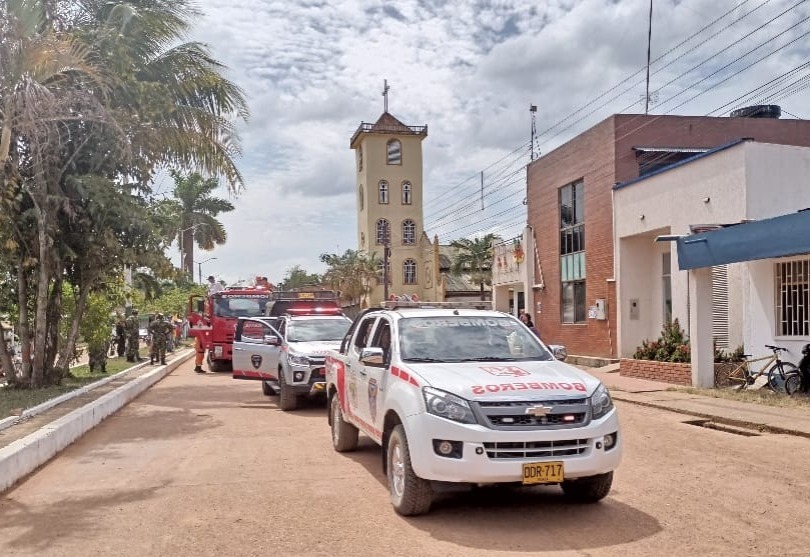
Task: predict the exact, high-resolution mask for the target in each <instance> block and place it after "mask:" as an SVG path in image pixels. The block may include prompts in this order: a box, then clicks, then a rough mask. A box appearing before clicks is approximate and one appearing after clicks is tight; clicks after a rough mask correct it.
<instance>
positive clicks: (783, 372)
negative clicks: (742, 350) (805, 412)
mask: <svg viewBox="0 0 810 557" xmlns="http://www.w3.org/2000/svg"><path fill="white" fill-rule="evenodd" d="M765 348H767V349H769V350H771V351H772V352H773V354H771V355H769V356H760V357H757V358H754V357H753V356H752V355H751V354H743V355H742V357H743V358H744V359H743V361H742V362H740V364H739V365H737V366H736V367H734V368H733V369H732V370H731V371H730V372H729V373H728V375H727V376H726V377H725V378H726V380H727V383H731V384H732V385H733V387H732V388H734V389H735V390H738V391H742V390H745V389H747V388H748V387H750V386H751V385H753V384H754V383H755V382H756V380H757V379H759V378H760V377H762V376H766V377H767V383H766V384H767V385H768V388H769V389H771V390H772V391H774V392H776V393H786V394H788V395H792V394H793V393H795V392H796V391H797V390H798V389H799V388H800V387H801V376H800V375H799V368H797V367H796V365H795V364H792V363H790V362H787V361H784V360H782V358H781V357H780V355H781V353H782V352H787V351H788V349H787V348H781V347H779V346H773V345H770V344H766V345H765ZM754 362H764V363H763V364H762V367H761V368H760V369H759V371H757V372H752V371H751V364H753V363H754ZM771 364H773V365H771ZM768 366H770V367H768Z"/></svg>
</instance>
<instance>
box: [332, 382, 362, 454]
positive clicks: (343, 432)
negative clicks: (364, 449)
mask: <svg viewBox="0 0 810 557" xmlns="http://www.w3.org/2000/svg"><path fill="white" fill-rule="evenodd" d="M329 412H330V413H331V416H332V446H333V447H334V448H335V450H336V451H337V452H339V453H347V452H349V451H353V450H355V449H356V448H357V440H358V436H359V433H360V432H359V431H358V430H357V428H356V427H354V426H353V425H352V424H350V423H348V422H346V421H345V420H344V419H343V410H341V408H340V399H339V398H338V396H337V395H333V396H332V401H331V402H330V404H329Z"/></svg>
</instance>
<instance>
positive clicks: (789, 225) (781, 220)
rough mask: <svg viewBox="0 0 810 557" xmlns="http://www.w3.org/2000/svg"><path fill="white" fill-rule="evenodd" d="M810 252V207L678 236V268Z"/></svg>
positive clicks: (694, 267)
mask: <svg viewBox="0 0 810 557" xmlns="http://www.w3.org/2000/svg"><path fill="white" fill-rule="evenodd" d="M806 253H810V210H804V211H799V212H798V213H791V214H789V215H782V216H779V217H774V218H771V219H765V220H759V221H755V222H746V223H742V224H737V225H734V226H728V227H725V228H720V229H717V230H711V231H709V232H703V233H700V234H691V235H689V236H683V237H681V238H679V239H678V268H680V269H681V270H682V271H683V270H687V269H699V268H701V267H711V266H713V265H724V264H726V263H739V262H741V261H754V260H756V259H769V258H771V257H788V256H791V255H802V254H806Z"/></svg>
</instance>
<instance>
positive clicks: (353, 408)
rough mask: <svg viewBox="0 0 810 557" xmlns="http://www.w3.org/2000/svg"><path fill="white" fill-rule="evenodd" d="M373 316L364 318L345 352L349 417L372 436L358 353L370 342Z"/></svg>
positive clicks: (373, 321) (364, 381)
mask: <svg viewBox="0 0 810 557" xmlns="http://www.w3.org/2000/svg"><path fill="white" fill-rule="evenodd" d="M375 321H377V318H376V317H375V316H370V317H366V318H364V319H363V320H362V321H361V322H360V323H359V324H358V326H357V333H356V334H355V335H354V337H352V345H351V346H349V348H348V350H347V351H346V395H347V399H348V400H347V407H348V409H349V416H350V418H351V420H352V422H354V423H355V425H357V426H358V427H360V429H362V430H363V431H364V433H366V434H369V435H372V433H371V424H370V423H369V422H368V410H367V406H368V403H367V402H366V397H367V396H368V395H367V393H366V392H364V391H363V389H364V388H367V386H366V379H365V373H366V371H365V368H364V366H363V363H362V362H361V361H360V352H361V351H362V350H363V348H365V347H366V346H368V344H369V342H371V333H372V332H373V329H374V323H375Z"/></svg>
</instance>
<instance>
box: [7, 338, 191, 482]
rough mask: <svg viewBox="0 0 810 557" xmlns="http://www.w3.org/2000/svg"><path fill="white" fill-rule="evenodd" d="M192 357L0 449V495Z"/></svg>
mask: <svg viewBox="0 0 810 557" xmlns="http://www.w3.org/2000/svg"><path fill="white" fill-rule="evenodd" d="M193 355H194V351H193V350H189V351H188V353H186V354H181V355H178V357H176V358H175V359H174V360H172V361H171V362H170V363H168V364H166V365H165V366H161V367H159V368H157V369H155V370H154V371H151V372H149V373H147V374H145V375H142V376H140V377H138V378H137V379H133V380H132V381H130V382H129V383H126V384H124V385H121V386H120V387H118V388H117V389H115V390H113V391H110V392H109V393H106V394H104V395H102V396H101V397H99V398H98V399H96V400H94V401H93V402H90V403H89V404H86V405H85V406H82V407H81V408H77V409H75V410H73V411H72V412H70V413H69V414H66V415H64V416H62V417H61V418H59V419H57V420H55V421H53V422H51V423H50V424H48V425H46V426H44V427H42V428H40V429H39V430H37V431H35V432H34V433H32V434H30V435H28V436H26V437H24V438H23V439H18V440H17V441H14V442H13V443H11V444H10V445H8V446H6V447H3V448H2V449H0V493H3V492H4V491H6V490H7V489H8V488H10V487H11V486H13V485H14V484H15V483H17V481H18V480H19V479H20V478H23V477H25V476H27V475H28V474H30V473H31V472H33V471H35V470H36V469H37V468H39V467H40V466H42V465H43V464H45V463H46V462H48V461H49V460H50V459H52V458H53V457H54V456H56V455H57V454H58V453H59V452H60V451H62V450H63V449H64V448H65V447H67V446H68V445H70V444H71V443H73V442H74V441H76V439H78V438H79V437H81V436H82V435H84V434H85V433H87V432H88V431H90V430H91V429H93V428H94V427H95V426H97V425H98V424H99V423H101V422H102V420H104V419H105V418H107V417H108V416H110V415H111V414H114V413H115V412H117V411H118V410H120V409H121V408H122V407H123V406H125V405H126V404H127V403H128V402H130V401H131V400H132V399H134V398H135V397H137V396H138V395H139V394H141V393H142V392H144V391H145V390H146V389H148V388H149V387H151V386H152V385H154V384H155V383H157V382H158V381H160V380H161V379H163V378H164V377H166V376H167V375H168V374H169V373H171V372H172V371H174V370H175V369H176V368H178V367H179V366H180V364H182V363H184V362H186V361H188V360H190V359H191V358H192V356H193ZM131 369H134V368H130V370H131ZM130 370H125V371H124V372H121V373H118V374H116V375H113V376H111V377H110V378H105V379H104V381H106V380H107V379H112V378H114V377H117V376H120V375H121V374H122V373H125V372H127V371H130ZM68 394H70V393H68ZM49 402H50V401H49ZM40 406H41V405H40ZM40 411H41V410H40ZM14 418H15V419H20V416H14Z"/></svg>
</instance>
